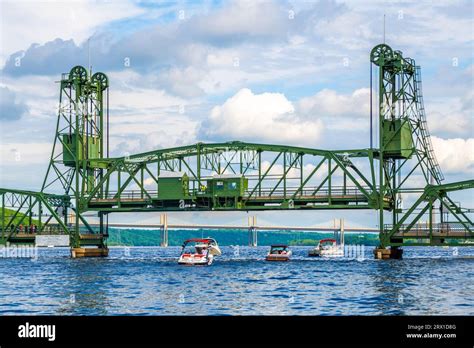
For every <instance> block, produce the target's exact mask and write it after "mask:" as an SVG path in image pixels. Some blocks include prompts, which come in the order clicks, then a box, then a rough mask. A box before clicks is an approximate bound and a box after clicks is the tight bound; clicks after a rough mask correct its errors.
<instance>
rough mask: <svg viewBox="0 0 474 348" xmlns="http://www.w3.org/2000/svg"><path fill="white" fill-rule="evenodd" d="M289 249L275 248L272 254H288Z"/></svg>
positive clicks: (272, 249) (283, 247) (271, 251)
mask: <svg viewBox="0 0 474 348" xmlns="http://www.w3.org/2000/svg"><path fill="white" fill-rule="evenodd" d="M287 251H288V248H287V247H286V246H275V247H272V248H271V250H270V254H286V253H287Z"/></svg>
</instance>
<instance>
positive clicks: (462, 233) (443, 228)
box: [384, 222, 474, 238]
mask: <svg viewBox="0 0 474 348" xmlns="http://www.w3.org/2000/svg"><path fill="white" fill-rule="evenodd" d="M469 227H470V228H471V231H472V230H473V229H474V226H472V225H471V226H469ZM392 230H393V225H384V232H385V233H389V232H391V231H392ZM471 231H470V230H469V229H467V228H466V227H465V226H464V225H463V224H462V223H460V222H443V223H434V224H433V225H432V227H431V229H430V226H429V224H428V223H417V224H414V225H413V226H412V227H410V226H409V224H404V225H401V226H400V228H399V230H398V231H397V232H395V234H394V236H396V237H410V238H411V237H413V238H417V237H419V238H428V237H429V236H430V233H432V234H433V236H434V237H456V238H474V234H473V233H472V232H471Z"/></svg>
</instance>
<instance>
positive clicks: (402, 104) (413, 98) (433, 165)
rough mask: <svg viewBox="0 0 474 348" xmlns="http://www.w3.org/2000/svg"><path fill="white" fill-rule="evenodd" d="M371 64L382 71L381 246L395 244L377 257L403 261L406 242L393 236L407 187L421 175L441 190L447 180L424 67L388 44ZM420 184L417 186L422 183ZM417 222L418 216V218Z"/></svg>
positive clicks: (374, 51)
mask: <svg viewBox="0 0 474 348" xmlns="http://www.w3.org/2000/svg"><path fill="white" fill-rule="evenodd" d="M370 60H371V63H372V64H373V65H375V66H377V67H378V72H379V73H378V88H377V92H378V116H379V117H378V134H379V137H378V142H379V144H378V145H379V150H378V154H377V153H376V157H377V155H378V160H379V173H378V175H379V196H378V197H379V204H378V209H379V212H380V214H379V224H380V225H379V226H380V231H381V233H380V246H381V249H385V247H386V246H388V245H391V250H390V251H387V250H386V251H383V252H382V251H381V250H379V251H378V252H382V253H383V254H384V255H389V256H390V257H394V258H398V257H400V256H401V250H400V249H398V246H397V245H396V244H398V243H400V244H403V239H397V238H395V237H394V236H393V235H394V232H396V229H397V228H399V227H396V226H397V225H398V224H399V223H400V219H401V218H402V219H404V220H406V219H407V215H406V214H405V215H404V210H403V207H402V192H404V188H405V187H407V183H408V185H409V183H410V180H411V178H412V177H413V176H414V175H415V174H420V173H421V175H420V176H421V177H422V178H423V180H424V186H425V187H427V186H428V185H430V184H431V185H433V184H435V185H441V181H442V180H444V177H443V174H442V172H441V169H440V167H439V164H438V162H437V160H436V157H435V153H434V150H433V146H432V143H431V138H430V133H429V130H428V126H427V122H426V115H425V109H424V105H423V94H422V85H421V73H420V67H419V66H417V65H416V64H415V61H414V60H413V59H411V58H404V57H403V54H402V52H400V51H393V50H392V49H391V48H390V46H388V45H386V44H380V45H377V46H375V47H374V48H373V49H372V51H371V54H370ZM372 64H371V68H372ZM371 76H372V74H371ZM371 82H372V81H371ZM371 93H372V90H371ZM412 157H413V158H414V159H416V161H412V163H413V162H414V165H411V166H410V161H409V160H410V159H411V158H412ZM416 185H418V186H419V185H420V184H419V182H418V183H416ZM408 187H409V186H408ZM387 198H388V199H389V200H390V206H391V209H390V210H391V215H392V216H391V219H390V220H391V221H390V222H391V223H390V224H384V210H383V207H384V202H385V200H387ZM433 201H434V200H433ZM433 201H431V202H430V212H431V213H430V216H431V217H430V219H429V224H430V227H429V228H430V230H432V224H433V223H434V219H433V214H432V212H433V210H434V206H433V203H434V202H433ZM454 214H456V212H454ZM419 218H420V216H418V217H417V219H419ZM410 228H411V226H410ZM376 252H377V250H376Z"/></svg>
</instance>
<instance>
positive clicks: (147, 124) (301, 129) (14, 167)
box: [0, 0, 474, 226]
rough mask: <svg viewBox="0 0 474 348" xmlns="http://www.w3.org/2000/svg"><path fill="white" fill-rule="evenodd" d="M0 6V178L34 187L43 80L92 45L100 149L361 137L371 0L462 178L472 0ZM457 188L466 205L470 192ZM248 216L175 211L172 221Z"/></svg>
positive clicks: (46, 92) (302, 218)
mask: <svg viewBox="0 0 474 348" xmlns="http://www.w3.org/2000/svg"><path fill="white" fill-rule="evenodd" d="M0 9H1V12H0V13H1V14H0V20H1V23H0V67H1V71H0V132H1V133H0V134H1V138H0V165H1V173H0V186H1V187H11V188H22V189H31V190H39V189H40V188H41V184H42V180H43V177H44V173H45V172H46V169H47V163H48V161H49V158H50V155H51V148H52V141H53V137H54V131H55V129H54V127H55V122H56V117H57V105H58V97H59V87H58V84H57V83H55V81H58V80H59V78H60V74H61V73H63V72H68V71H69V70H70V68H71V67H73V66H75V65H84V66H87V65H88V63H89V52H90V63H91V65H92V69H93V71H102V72H105V73H106V74H107V75H108V76H109V80H110V110H111V126H110V127H111V129H110V131H111V139H110V142H111V155H112V156H123V155H126V154H133V153H138V152H145V151H149V150H153V149H157V148H166V147H173V146H179V145H185V144H192V143H196V142H198V141H203V142H218V141H231V140H241V141H249V142H261V143H279V144H291V145H300V146H306V147H313V148H322V149H350V148H366V147H368V146H369V126H368V125H369V94H370V78H369V66H370V65H369V53H370V50H371V48H372V47H373V46H375V45H377V44H379V43H381V42H383V40H384V37H383V36H384V34H383V33H384V29H383V28H384V26H383V21H384V20H383V18H384V14H385V18H386V19H385V22H386V24H385V42H386V43H387V44H389V45H390V46H391V47H392V48H393V49H395V50H400V51H402V52H403V54H404V55H405V56H408V57H412V58H414V59H416V62H417V64H418V65H421V67H422V78H423V94H424V102H425V109H426V113H427V119H428V126H429V129H430V132H431V134H432V141H433V146H434V148H435V152H436V156H437V158H438V161H439V162H440V165H441V168H442V170H443V173H444V174H445V177H446V182H450V181H458V180H466V179H472V178H473V173H474V132H473V130H474V128H473V97H474V88H473V87H474V86H473V83H474V79H473V74H474V65H473V48H474V43H473V33H474V30H473V29H474V28H473V20H472V18H473V11H474V5H473V2H472V1H469V0H468V1H456V0H454V1H449V2H447V1H446V2H444V1H177V2H173V1H169V2H168V1H167V2H152V1H113V2H112V1H44V2H43V1H22V0H20V1H10V0H0ZM459 200H462V201H465V202H467V205H469V204H470V205H471V206H472V205H474V200H473V199H472V193H466V192H464V193H462V194H460V195H459ZM258 215H259V219H260V220H259V221H263V223H265V222H266V223H268V224H271V223H278V224H283V225H291V224H300V225H301V224H305V225H317V224H320V225H324V224H328V223H330V222H331V221H332V219H334V218H336V217H337V218H339V217H344V218H346V219H347V220H349V222H346V225H348V224H349V225H352V226H354V225H359V226H373V225H374V224H375V222H376V218H375V217H376V213H375V212H362V213H352V212H317V213H316V212H309V213H308V212H305V213H298V214H295V213H294V212H278V213H259V214H258ZM122 218H123V219H127V217H122ZM130 219H135V220H136V216H134V217H130ZM139 219H140V221H144V222H150V221H154V220H156V215H155V214H146V215H143V217H140V218H139ZM246 219H247V217H246V214H244V213H219V214H214V215H210V214H196V213H180V214H172V217H170V223H172V222H180V221H182V222H189V221H193V222H209V221H210V220H212V221H214V222H216V223H222V222H228V223H230V224H235V223H242V224H245V223H246Z"/></svg>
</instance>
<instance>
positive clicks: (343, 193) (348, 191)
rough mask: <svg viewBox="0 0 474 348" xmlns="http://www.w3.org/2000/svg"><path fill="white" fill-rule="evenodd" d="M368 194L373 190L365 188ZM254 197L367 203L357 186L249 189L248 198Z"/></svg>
mask: <svg viewBox="0 0 474 348" xmlns="http://www.w3.org/2000/svg"><path fill="white" fill-rule="evenodd" d="M363 188H364V189H365V190H366V191H367V192H371V189H370V188H369V187H363ZM252 191H253V194H252V197H283V196H286V197H292V196H295V198H296V197H297V198H300V197H311V198H313V197H316V198H317V197H332V198H350V199H351V200H354V201H366V199H365V195H364V194H363V193H362V191H361V190H360V189H359V188H358V187H356V186H351V187H343V186H333V187H331V189H329V188H327V187H325V188H320V189H318V187H305V188H303V189H301V190H300V189H299V187H297V186H296V187H287V188H286V190H285V189H283V188H277V189H274V188H267V187H262V188H261V189H258V188H257V189H256V190H255V191H254V189H253V188H252V189H249V190H247V192H246V197H249V196H250V194H251V193H252Z"/></svg>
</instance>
